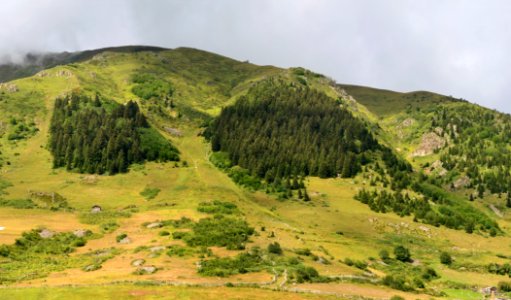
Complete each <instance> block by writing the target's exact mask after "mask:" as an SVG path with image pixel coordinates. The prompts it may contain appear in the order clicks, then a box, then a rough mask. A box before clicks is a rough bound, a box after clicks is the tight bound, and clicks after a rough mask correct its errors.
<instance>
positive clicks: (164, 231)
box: [158, 230, 170, 236]
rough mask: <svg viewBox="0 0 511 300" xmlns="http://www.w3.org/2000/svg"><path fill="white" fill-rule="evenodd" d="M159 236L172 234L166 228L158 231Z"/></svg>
mask: <svg viewBox="0 0 511 300" xmlns="http://www.w3.org/2000/svg"><path fill="white" fill-rule="evenodd" d="M158 235H159V236H168V235H170V232H168V231H166V230H162V231H160V232H159V233H158Z"/></svg>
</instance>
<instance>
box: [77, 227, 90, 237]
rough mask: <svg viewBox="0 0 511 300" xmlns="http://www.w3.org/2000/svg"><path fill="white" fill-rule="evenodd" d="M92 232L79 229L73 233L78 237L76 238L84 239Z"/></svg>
mask: <svg viewBox="0 0 511 300" xmlns="http://www.w3.org/2000/svg"><path fill="white" fill-rule="evenodd" d="M90 233H91V232H90V231H89V230H86V229H77V230H75V231H73V234H74V235H75V236H76V237H80V238H81V237H84V236H87V235H89V234H90Z"/></svg>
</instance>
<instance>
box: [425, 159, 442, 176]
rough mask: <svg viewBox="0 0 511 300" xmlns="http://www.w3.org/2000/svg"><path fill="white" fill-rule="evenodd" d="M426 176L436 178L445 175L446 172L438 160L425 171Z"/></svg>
mask: <svg viewBox="0 0 511 300" xmlns="http://www.w3.org/2000/svg"><path fill="white" fill-rule="evenodd" d="M426 174H435V175H438V176H445V175H447V170H446V169H444V166H443V163H442V162H441V161H439V160H437V161H435V162H434V163H433V164H431V166H430V167H429V168H427V169H426Z"/></svg>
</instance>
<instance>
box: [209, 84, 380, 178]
mask: <svg viewBox="0 0 511 300" xmlns="http://www.w3.org/2000/svg"><path fill="white" fill-rule="evenodd" d="M206 136H207V137H208V138H209V139H210V140H211V144H212V149H213V151H224V152H227V153H228V154H229V159H230V160H231V161H232V163H233V164H234V165H239V166H241V167H243V168H245V169H248V170H250V171H251V172H252V173H253V174H254V175H256V176H257V177H259V178H265V179H266V180H267V181H268V182H273V181H275V180H279V179H280V178H282V179H284V178H291V177H293V176H294V175H313V176H319V177H322V178H327V177H335V176H338V175H340V176H342V177H353V176H354V175H356V174H357V173H358V172H359V171H360V169H361V165H362V164H366V163H368V162H369V161H370V160H371V156H372V153H374V152H376V151H377V150H379V149H380V145H379V144H378V142H377V141H376V139H375V138H374V137H373V135H372V134H371V133H370V132H369V130H368V129H367V126H366V124H364V123H363V122H362V121H361V120H359V119H357V118H355V117H354V116H353V115H352V114H351V113H350V112H349V111H348V110H347V109H344V108H342V107H340V106H339V104H338V103H336V102H335V101H334V100H333V99H331V98H330V97H328V96H327V95H325V94H324V93H322V92H319V91H316V90H314V89H310V88H308V87H301V86H300V87H297V86H293V85H292V84H287V83H283V82H279V81H274V80H267V81H265V82H263V83H259V84H257V85H255V86H254V87H253V88H251V90H250V91H249V93H248V95H246V96H242V97H240V98H239V99H238V101H237V102H236V103H235V104H234V105H232V106H229V107H226V108H224V109H223V110H222V112H221V114H220V116H219V117H218V118H217V119H216V120H214V121H213V122H212V124H211V126H209V128H208V130H207V131H206Z"/></svg>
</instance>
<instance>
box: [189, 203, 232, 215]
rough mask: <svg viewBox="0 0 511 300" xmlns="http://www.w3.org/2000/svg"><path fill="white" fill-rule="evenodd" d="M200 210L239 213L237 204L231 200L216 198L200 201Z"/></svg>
mask: <svg viewBox="0 0 511 300" xmlns="http://www.w3.org/2000/svg"><path fill="white" fill-rule="evenodd" d="M197 210H198V211H199V212H203V213H207V214H226V215H232V214H235V213H239V210H238V207H237V206H236V204H234V203H231V202H223V201H218V200H215V201H213V202H202V203H199V207H197Z"/></svg>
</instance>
